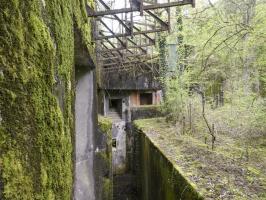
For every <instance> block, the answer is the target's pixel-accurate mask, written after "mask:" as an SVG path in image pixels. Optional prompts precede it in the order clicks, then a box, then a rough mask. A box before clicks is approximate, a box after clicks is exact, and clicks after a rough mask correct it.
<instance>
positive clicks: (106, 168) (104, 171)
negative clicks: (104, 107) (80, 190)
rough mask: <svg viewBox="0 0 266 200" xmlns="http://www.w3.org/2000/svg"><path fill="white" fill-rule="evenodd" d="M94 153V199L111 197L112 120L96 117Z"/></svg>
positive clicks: (110, 199) (102, 199) (101, 199)
mask: <svg viewBox="0 0 266 200" xmlns="http://www.w3.org/2000/svg"><path fill="white" fill-rule="evenodd" d="M96 145H97V150H96V153H95V167H94V171H95V177H96V199H97V200H112V199H113V173H112V120H111V119H108V118H106V117H103V116H99V117H98V131H97V136H96Z"/></svg>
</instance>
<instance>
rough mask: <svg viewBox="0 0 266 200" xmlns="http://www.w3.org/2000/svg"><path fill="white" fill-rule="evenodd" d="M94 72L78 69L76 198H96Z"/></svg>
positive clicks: (86, 199)
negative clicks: (94, 168)
mask: <svg viewBox="0 0 266 200" xmlns="http://www.w3.org/2000/svg"><path fill="white" fill-rule="evenodd" d="M94 98H95V96H94V72H93V71H89V70H85V69H80V71H77V85H76V101H75V121H76V124H75V129H76V135H75V137H76V138H75V141H76V143H75V155H76V163H75V187H74V199H75V200H95V192H94V190H95V188H94V176H93V160H94V142H93V140H94V138H93V135H94V132H95V121H94V119H95V116H94V111H93V110H94V106H95V105H94Z"/></svg>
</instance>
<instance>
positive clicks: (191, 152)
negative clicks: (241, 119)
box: [134, 118, 266, 199]
mask: <svg viewBox="0 0 266 200" xmlns="http://www.w3.org/2000/svg"><path fill="white" fill-rule="evenodd" d="M134 124H135V127H136V129H137V130H139V131H140V134H139V135H141V137H144V138H145V140H147V142H148V143H150V144H149V145H147V144H146V143H147V142H146V143H145V144H142V145H141V146H143V145H145V146H148V149H149V148H151V147H154V148H155V149H156V150H150V151H152V152H149V153H148V154H152V155H153V156H156V152H159V155H161V156H162V157H164V158H167V159H165V160H168V161H169V162H170V163H171V165H173V166H174V171H176V172H178V173H180V175H181V176H183V181H181V182H184V180H185V182H186V183H188V184H189V185H191V186H192V188H194V189H195V190H196V191H199V193H200V194H202V195H203V196H204V197H206V198H211V199H218V198H219V196H220V195H221V194H222V193H224V192H225V191H226V193H227V194H231V196H230V198H231V199H241V198H242V199H243V198H245V199H246V198H249V197H248V196H247V194H249V195H250V196H252V199H263V198H262V197H264V196H265V193H264V192H263V191H265V188H266V184H265V180H266V179H265V178H266V177H265V173H264V172H265V158H264V156H263V155H264V154H265V145H264V144H265V139H266V138H265V136H263V135H262V136H257V137H256V138H253V139H252V140H251V141H252V142H250V141H249V142H248V143H246V139H245V138H244V139H243V138H241V137H232V136H229V135H226V134H219V135H217V137H216V145H215V149H214V150H213V151H212V150H211V148H210V144H208V143H210V141H207V144H205V143H204V142H205V141H204V133H203V134H200V133H195V134H192V133H190V134H185V135H183V134H179V133H178V131H177V129H178V127H177V126H176V125H171V124H168V123H167V122H166V120H165V119H164V118H154V119H145V120H136V121H134ZM247 144H249V146H247ZM154 152H155V153H154ZM145 154H147V152H146V153H145ZM144 160H146V161H147V162H146V163H149V161H148V160H149V159H148V157H146V158H145V159H144ZM156 160H157V162H156ZM156 160H155V161H154V163H155V164H156V165H159V162H158V160H160V159H159V158H156ZM165 162H166V161H165ZM154 163H153V164H152V165H151V167H152V168H154ZM163 170H164V168H161V169H160V170H157V171H163ZM165 173H166V172H163V173H162V174H165ZM148 177H149V176H148ZM175 179H176V180H179V178H178V177H176V178H175ZM195 180H196V181H195ZM160 181H161V180H160ZM210 191H212V192H210Z"/></svg>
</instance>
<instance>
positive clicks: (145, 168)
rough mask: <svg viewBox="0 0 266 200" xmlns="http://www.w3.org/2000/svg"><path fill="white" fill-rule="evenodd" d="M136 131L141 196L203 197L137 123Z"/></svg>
mask: <svg viewBox="0 0 266 200" xmlns="http://www.w3.org/2000/svg"><path fill="white" fill-rule="evenodd" d="M134 134H135V147H136V149H135V168H136V174H137V180H138V182H137V187H138V194H139V198H138V199H139V200H151V199H152V200H177V199H182V200H200V199H203V198H202V197H201V196H199V195H198V193H197V192H196V191H195V189H194V188H193V187H192V186H191V185H190V183H188V182H187V180H186V179H185V178H184V177H183V176H182V174H181V173H180V172H179V171H178V169H177V168H176V167H175V166H174V165H173V164H172V163H171V162H170V161H169V160H168V159H167V158H166V157H165V156H164V154H163V153H162V152H161V151H160V149H158V148H157V147H156V146H154V145H153V143H152V142H151V141H150V140H149V138H148V137H146V135H145V133H144V132H142V131H141V130H139V129H138V127H136V126H135V127H134Z"/></svg>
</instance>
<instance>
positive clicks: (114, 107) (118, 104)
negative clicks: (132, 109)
mask: <svg viewBox="0 0 266 200" xmlns="http://www.w3.org/2000/svg"><path fill="white" fill-rule="evenodd" d="M109 111H110V112H117V113H119V114H121V113H122V99H110V100H109Z"/></svg>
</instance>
